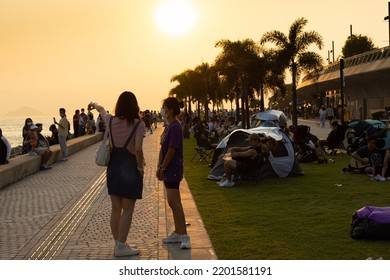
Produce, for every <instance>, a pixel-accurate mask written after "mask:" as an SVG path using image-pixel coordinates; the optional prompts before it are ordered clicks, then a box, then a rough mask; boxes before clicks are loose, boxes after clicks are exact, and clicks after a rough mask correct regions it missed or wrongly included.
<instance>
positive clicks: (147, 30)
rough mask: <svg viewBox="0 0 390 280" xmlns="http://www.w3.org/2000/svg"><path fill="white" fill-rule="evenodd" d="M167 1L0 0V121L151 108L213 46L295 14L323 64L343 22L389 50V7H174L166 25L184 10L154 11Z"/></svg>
mask: <svg viewBox="0 0 390 280" xmlns="http://www.w3.org/2000/svg"><path fill="white" fill-rule="evenodd" d="M172 1H173V0H142V1H141V0H66V1H54V0H1V1H0V38H1V44H0V94H1V102H0V116H1V115H5V114H7V113H8V112H10V111H13V110H17V109H19V108H21V107H24V106H29V107H32V108H35V109H37V110H39V111H41V112H44V113H47V114H48V115H50V114H54V113H57V111H58V108H59V107H65V108H66V109H67V110H68V112H69V113H73V112H74V110H75V109H78V108H81V107H86V105H87V104H88V102H89V101H96V102H98V103H99V104H102V105H103V106H105V107H106V109H108V110H112V109H113V107H114V105H115V102H116V99H117V97H118V96H119V94H120V93H121V92H122V91H125V90H130V91H133V92H134V93H135V94H136V96H137V97H138V101H139V103H140V107H141V110H145V109H152V110H159V108H160V106H161V101H162V99H163V98H165V97H166V96H167V94H168V92H169V90H170V89H171V88H172V87H174V86H175V84H174V83H171V82H170V79H171V77H172V76H173V75H175V74H179V73H181V72H182V71H184V70H186V69H188V68H191V69H193V68H195V67H196V66H197V65H199V64H201V63H202V62H208V63H210V64H211V63H213V62H214V60H215V57H216V55H217V54H218V53H219V52H220V49H217V48H215V46H214V45H215V42H216V41H218V40H220V39H229V40H233V41H235V40H243V39H246V38H250V39H253V40H255V41H259V39H260V37H261V36H262V35H263V34H264V33H265V32H267V31H271V30H279V31H282V32H284V33H288V29H289V27H290V25H291V24H292V22H293V21H294V20H296V19H297V18H299V17H305V18H307V19H308V21H309V23H308V25H307V26H306V28H305V31H309V30H316V31H317V32H319V33H320V34H321V35H322V36H323V38H324V42H325V47H324V49H323V50H318V49H316V50H317V51H318V53H320V54H321V55H322V56H323V58H324V61H326V58H327V56H328V50H330V49H331V48H332V41H334V42H335V54H336V58H337V56H338V55H340V54H341V47H342V45H344V42H345V40H346V39H347V37H348V36H349V34H350V25H352V26H353V33H354V34H363V35H366V36H369V37H371V38H372V39H373V42H374V44H375V45H376V46H377V47H385V46H387V45H389V42H388V40H389V38H388V36H389V35H388V34H389V31H388V22H387V21H385V20H384V17H385V16H386V15H387V12H388V1H387V0H386V1H385V0H371V1H362V0H353V1H352V0H342V1H340V0H337V1H336V0H328V1H317V0H295V1H291V0H279V1H278V0H274V1H269V0H267V1H266V0H240V1H230V0H181V1H179V2H188V3H187V4H186V6H183V7H184V8H188V9H189V10H190V12H189V14H187V15H186V16H184V17H181V19H180V21H181V23H180V24H176V23H171V22H169V20H172V19H174V17H175V15H178V14H180V13H184V12H180V11H179V10H180V9H178V8H177V9H176V8H162V7H161V5H162V4H164V3H165V4H166V2H172ZM176 2H177V1H176ZM179 6H181V5H180V4H176V5H175V7H179ZM172 12H173V14H172V15H168V17H167V16H166V13H172ZM167 18H168V19H167ZM187 21H189V22H187ZM172 24H173V26H171V25H172ZM187 24H188V25H189V26H188V28H187V29H185V27H187ZM191 24H192V25H191ZM176 27H183V29H184V30H181V33H172V32H175V30H173V29H175V28H176ZM179 31H180V30H179ZM286 82H287V83H290V81H286Z"/></svg>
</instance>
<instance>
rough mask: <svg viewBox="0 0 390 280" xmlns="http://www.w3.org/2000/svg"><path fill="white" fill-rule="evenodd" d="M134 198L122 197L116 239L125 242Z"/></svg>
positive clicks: (131, 216) (131, 217) (131, 218)
mask: <svg viewBox="0 0 390 280" xmlns="http://www.w3.org/2000/svg"><path fill="white" fill-rule="evenodd" d="M135 202H136V199H127V198H123V199H122V215H121V216H120V219H119V229H118V241H119V242H122V243H125V242H126V240H127V235H128V234H129V231H130V227H131V222H132V220H133V212H134V207H135Z"/></svg>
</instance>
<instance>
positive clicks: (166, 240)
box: [162, 231, 182, 243]
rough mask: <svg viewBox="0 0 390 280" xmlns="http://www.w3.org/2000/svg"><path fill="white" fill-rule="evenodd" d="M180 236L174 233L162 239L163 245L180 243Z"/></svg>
mask: <svg viewBox="0 0 390 280" xmlns="http://www.w3.org/2000/svg"><path fill="white" fill-rule="evenodd" d="M181 237H182V236H181V235H180V234H177V233H176V232H175V231H174V232H172V233H171V235H169V236H167V237H165V238H163V240H162V241H163V242H164V243H180V242H181Z"/></svg>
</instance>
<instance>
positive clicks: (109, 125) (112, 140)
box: [106, 117, 115, 147]
mask: <svg viewBox="0 0 390 280" xmlns="http://www.w3.org/2000/svg"><path fill="white" fill-rule="evenodd" d="M112 119H113V117H111V118H110V121H109V122H108V123H109V124H108V128H106V129H108V134H109V137H110V138H111V143H112V147H115V145H114V138H113V137H112V133H110V131H111V123H112Z"/></svg>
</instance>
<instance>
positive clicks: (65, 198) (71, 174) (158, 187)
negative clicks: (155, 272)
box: [0, 128, 217, 260]
mask: <svg viewBox="0 0 390 280" xmlns="http://www.w3.org/2000/svg"><path fill="white" fill-rule="evenodd" d="M161 132H162V130H161V128H158V129H157V131H155V133H154V134H151V135H149V133H147V136H146V137H145V140H144V153H145V159H146V172H145V178H144V193H143V199H142V200H139V201H138V202H137V204H136V209H135V212H134V216H133V224H132V227H131V230H130V233H129V236H128V243H129V244H130V245H135V246H137V247H138V249H139V250H140V252H141V253H140V255H139V256H135V257H129V259H141V260H176V259H184V260H209V259H217V256H216V254H215V252H214V249H213V246H212V244H211V242H210V239H209V237H208V234H207V232H206V230H205V228H204V225H203V222H202V219H201V217H200V215H199V212H198V210H197V208H196V205H195V203H194V200H193V198H192V195H191V192H190V190H189V188H188V185H187V183H186V182H185V181H184V182H182V184H181V193H182V200H183V206H184V211H185V214H186V220H187V223H188V224H189V225H188V233H189V235H190V236H191V245H192V249H190V250H181V249H180V248H179V244H170V245H168V246H167V245H165V244H163V243H162V242H161V239H162V238H163V237H165V236H166V235H167V234H169V233H170V232H171V231H172V230H173V219H172V213H171V210H170V209H169V207H168V206H167V203H166V200H165V192H164V187H163V185H162V183H161V182H159V181H158V180H157V179H156V177H155V172H156V162H157V159H158V150H159V139H158V138H159V137H158V136H159V135H160V134H161ZM97 146H98V144H95V145H92V146H90V147H88V148H86V149H84V150H82V151H80V152H78V153H76V154H74V155H72V156H70V157H69V160H68V161H67V162H62V163H56V164H54V165H53V166H52V169H51V170H48V171H40V172H38V173H36V174H34V175H31V176H29V177H27V178H25V179H23V180H22V181H19V182H17V183H15V184H13V185H11V186H8V187H7V188H5V189H3V190H0V209H1V211H0V260H11V259H16V260H24V259H56V260H64V259H71V260H86V259H94V260H101V259H116V258H115V257H113V247H114V242H113V240H112V237H111V231H110V227H109V218H110V211H111V207H110V200H109V196H108V195H107V190H106V188H105V168H104V167H99V166H96V165H95V163H94V157H95V151H96V149H97ZM118 259H124V258H118ZM125 259H126V258H125Z"/></svg>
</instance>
